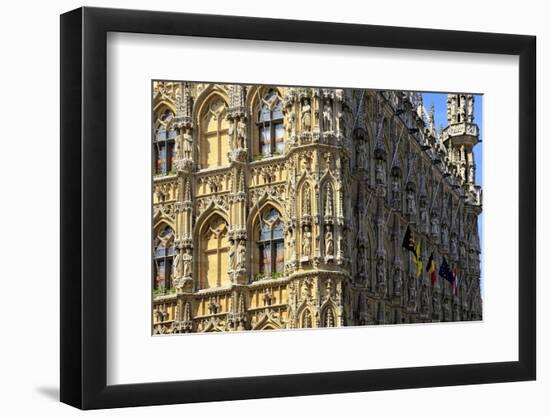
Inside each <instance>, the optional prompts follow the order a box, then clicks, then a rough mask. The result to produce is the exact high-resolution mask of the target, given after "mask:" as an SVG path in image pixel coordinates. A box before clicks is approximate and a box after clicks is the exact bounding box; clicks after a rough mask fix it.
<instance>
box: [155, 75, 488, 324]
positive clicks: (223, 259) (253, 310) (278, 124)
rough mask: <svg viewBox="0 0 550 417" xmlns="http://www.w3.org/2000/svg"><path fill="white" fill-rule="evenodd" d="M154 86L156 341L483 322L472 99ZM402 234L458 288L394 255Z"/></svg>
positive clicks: (403, 254) (404, 254)
mask: <svg viewBox="0 0 550 417" xmlns="http://www.w3.org/2000/svg"><path fill="white" fill-rule="evenodd" d="M447 97H448V98H447V108H448V114H447V118H448V126H447V127H446V128H444V129H443V130H441V131H436V129H435V128H434V126H433V124H434V114H433V108H432V109H431V110H430V111H429V112H427V111H426V109H425V108H424V105H423V103H422V97H421V95H419V94H416V93H410V92H394V91H374V90H360V89H324V88H290V87H277V86H257V85H229V84H202V83H185V82H154V83H153V106H154V108H153V123H154V132H153V153H154V173H153V175H154V181H153V270H154V273H153V288H154V289H153V312H152V314H153V333H155V334H166V333H184V332H207V331H235V330H237V331H241V330H264V329H290V328H311V327H338V326H354V325H374V324H398V323H422V322H434V321H459V320H480V319H481V318H482V305H481V296H480V252H481V249H480V244H479V232H478V215H479V214H480V213H481V206H482V202H481V197H482V194H481V187H480V186H478V185H476V184H475V180H474V179H475V161H474V154H473V147H474V146H475V145H476V144H477V143H478V127H477V125H476V124H475V123H474V119H473V110H474V97H473V96H472V95H468V94H449V95H448V96H447ZM407 227H410V228H411V230H412V231H413V233H414V235H415V237H416V239H417V240H418V241H420V243H421V257H422V259H423V262H424V265H426V263H427V260H428V257H429V256H430V254H431V253H432V252H433V253H434V258H435V263H436V267H437V268H439V265H440V263H441V260H442V258H443V257H445V258H446V259H447V261H448V262H449V264H450V265H451V267H452V268H453V269H454V270H456V272H457V276H458V277H459V278H458V289H457V291H453V288H452V287H451V285H450V284H449V283H448V282H447V281H445V280H443V279H442V278H440V277H438V279H437V281H436V283H435V285H434V286H432V284H431V282H430V277H429V276H428V273H427V272H426V271H425V270H423V271H422V275H421V276H420V277H417V268H416V265H415V264H414V262H413V255H412V254H411V253H410V252H409V251H406V250H405V249H403V248H402V241H403V236H404V233H405V230H406V229H407Z"/></svg>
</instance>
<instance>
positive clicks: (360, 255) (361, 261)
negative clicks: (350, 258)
mask: <svg viewBox="0 0 550 417" xmlns="http://www.w3.org/2000/svg"><path fill="white" fill-rule="evenodd" d="M365 261H366V260H365V246H363V245H360V246H359V249H358V251H357V273H358V274H359V275H360V276H366V274H365V263H366V262H365Z"/></svg>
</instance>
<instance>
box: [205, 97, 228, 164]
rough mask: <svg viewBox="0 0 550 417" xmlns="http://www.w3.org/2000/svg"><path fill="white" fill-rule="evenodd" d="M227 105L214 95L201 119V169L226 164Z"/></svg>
mask: <svg viewBox="0 0 550 417" xmlns="http://www.w3.org/2000/svg"><path fill="white" fill-rule="evenodd" d="M226 111H227V104H226V103H225V100H223V99H222V98H221V97H220V96H218V95H215V96H214V97H213V98H212V99H211V100H210V101H209V102H208V105H207V106H206V110H204V112H203V114H202V118H201V134H200V163H201V168H212V167H218V166H223V165H227V164H228V160H227V153H228V152H229V124H228V121H227V119H226V117H225V115H226Z"/></svg>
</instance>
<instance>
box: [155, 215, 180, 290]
mask: <svg viewBox="0 0 550 417" xmlns="http://www.w3.org/2000/svg"><path fill="white" fill-rule="evenodd" d="M174 254H175V248H174V231H173V230H172V228H171V227H170V226H163V227H161V228H160V229H159V230H158V232H157V236H156V238H155V246H154V253H153V259H154V265H155V275H154V282H153V289H154V290H155V292H161V293H164V292H165V291H167V290H170V289H171V288H172V278H173V276H172V265H173V263H174Z"/></svg>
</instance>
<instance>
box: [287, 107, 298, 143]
mask: <svg viewBox="0 0 550 417" xmlns="http://www.w3.org/2000/svg"><path fill="white" fill-rule="evenodd" d="M295 122H296V120H295V116H294V112H292V113H290V114H289V115H288V123H287V126H286V134H287V136H288V137H289V138H290V137H292V136H293V135H294V133H295V131H294V123H295Z"/></svg>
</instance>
